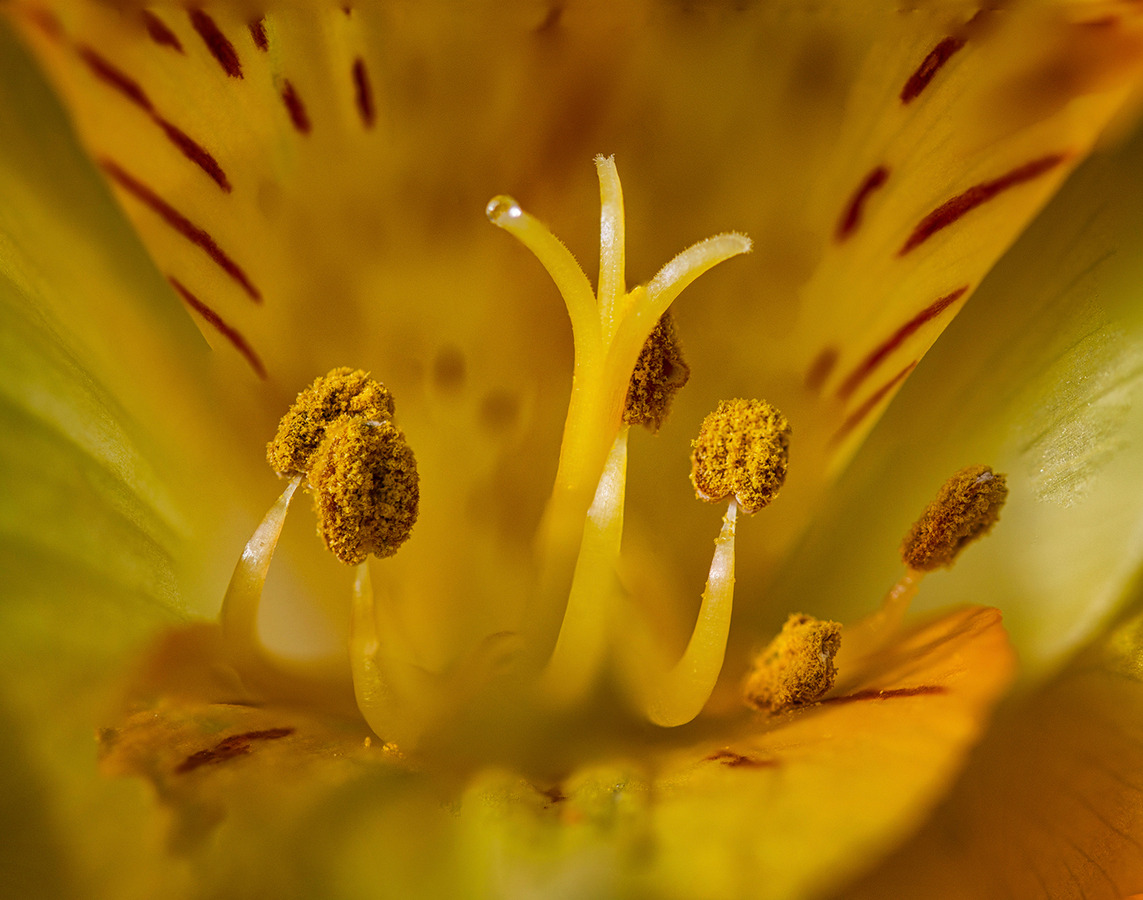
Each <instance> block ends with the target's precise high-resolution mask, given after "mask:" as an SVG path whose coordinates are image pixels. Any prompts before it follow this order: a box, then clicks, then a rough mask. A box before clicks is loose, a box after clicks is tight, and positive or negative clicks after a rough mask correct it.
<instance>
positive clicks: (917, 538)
mask: <svg viewBox="0 0 1143 900" xmlns="http://www.w3.org/2000/svg"><path fill="white" fill-rule="evenodd" d="M1007 497H1008V484H1007V482H1006V481H1005V478H1004V476H1003V475H1000V474H997V473H996V472H993V471H992V469H990V468H989V467H988V466H968V467H967V468H964V469H961V470H960V471H959V472H957V473H956V474H955V475H953V476H952V477H951V478H950V479H949V480H948V481H946V482H945V483H944V485H942V487H941V489H940V492H939V493H938V494H937V498H936V499H935V500H934V501H933V502H932V503H930V504H929V505H928V506H927V507H926V508H925V511H924V512H923V513H921V517H920V518H919V519H918V520H917V521H916V522H914V523H913V527H912V528H910V529H909V533H908V534H906V535H905V539H904V541H902V543H901V558H902V559H903V560H904V562H905V565H907V566H908V567H909V568H911V569H916V570H918V571H922V572H930V571H932V570H934V569H939V568H940V567H941V566H951V565H952V564H953V563H954V562H955V561H956V558H957V555H958V554H959V553H960V552H961V550H963V549H964V548H965V547H967V546H968V545H969V544H971V543H972V542H973V541H975V540H976V539H977V538H979V537H982V536H984V535H985V534H987V533H988V532H989V531H990V530H991V528H992V526H993V525H995V524H996V522H997V520H998V519H999V518H1000V509H1001V507H1003V506H1004V501H1005V500H1006V499H1007Z"/></svg>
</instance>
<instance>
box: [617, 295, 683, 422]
mask: <svg viewBox="0 0 1143 900" xmlns="http://www.w3.org/2000/svg"><path fill="white" fill-rule="evenodd" d="M690 377H691V370H690V366H688V365H687V364H686V362H685V361H684V360H683V352H682V348H681V347H680V346H679V338H678V334H677V333H676V331H675V322H674V319H673V318H672V317H671V312H670V310H668V311H667V312H665V313H663V315H662V317H661V318H660V319H659V321H658V323H657V324H656V325H655V328H654V330H653V331H652V332H651V334H650V335H649V336H648V338H647V342H646V343H645V344H644V345H643V350H642V351H641V352H640V353H639V359H638V361H637V362H636V363H635V370H634V371H633V372H632V373H631V384H630V385H629V386H628V388H627V402H626V405H625V407H624V410H623V421H624V422H626V423H627V424H628V425H644V426H646V427H647V428H649V429H650V430H651V431H658V430H659V426H660V425H662V424H663V420H664V419H665V418H666V417H667V414H668V413H669V412H670V411H671V401H672V400H674V399H675V394H677V393H678V392H679V391H681V390H682V389H683V387H684V386H685V385H686V383H687V380H688V379H689V378H690Z"/></svg>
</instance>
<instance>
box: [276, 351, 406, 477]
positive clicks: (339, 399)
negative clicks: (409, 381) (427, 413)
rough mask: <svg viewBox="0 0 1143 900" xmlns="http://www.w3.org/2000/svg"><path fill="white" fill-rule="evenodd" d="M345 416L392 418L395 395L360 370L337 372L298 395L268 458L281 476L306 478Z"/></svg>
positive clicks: (340, 370) (335, 370) (324, 377)
mask: <svg viewBox="0 0 1143 900" xmlns="http://www.w3.org/2000/svg"><path fill="white" fill-rule="evenodd" d="M343 416H354V417H361V418H365V419H376V420H385V419H391V418H393V396H392V394H390V393H389V391H388V389H387V388H386V387H385V385H383V384H381V382H379V381H375V380H373V379H372V378H370V377H369V375H368V374H367V373H365V372H363V371H362V370H361V369H356V370H355V369H350V368H348V367H346V368H340V369H334V370H333V371H332V372H330V373H329V374H327V375H323V376H322V377H320V378H318V379H316V380H315V381H314V383H313V384H311V385H310V386H309V387H308V388H306V389H305V390H304V391H302V392H301V393H300V394H298V397H297V399H296V400H295V401H294V404H293V406H291V407H290V409H289V411H287V413H286V414H285V415H284V416H283V417H282V421H281V422H280V423H279V425H278V433H277V435H276V436H275V437H274V440H272V441H271V442H270V443H269V444H268V445H267V447H266V458H267V460H268V461H269V463H270V466H271V467H272V468H273V469H274V471H275V472H277V473H278V474H279V475H285V476H293V475H304V474H305V473H306V472H308V471H309V468H310V465H311V463H312V458H313V455H314V454H315V453H316V452H317V449H318V447H319V446H321V442H322V440H323V439H324V438H325V432H326V428H328V427H329V425H330V423H332V422H335V421H337V420H338V419H340V418H342V417H343Z"/></svg>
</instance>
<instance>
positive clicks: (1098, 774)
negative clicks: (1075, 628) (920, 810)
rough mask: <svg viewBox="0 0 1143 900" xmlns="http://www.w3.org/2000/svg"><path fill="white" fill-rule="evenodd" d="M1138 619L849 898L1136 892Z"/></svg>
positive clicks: (1140, 808) (997, 746) (1003, 732)
mask: <svg viewBox="0 0 1143 900" xmlns="http://www.w3.org/2000/svg"><path fill="white" fill-rule="evenodd" d="M1141 639H1143V620H1141V619H1140V617H1139V616H1138V615H1137V614H1136V615H1133V616H1132V617H1130V618H1129V619H1127V620H1126V621H1125V622H1123V623H1122V624H1120V625H1119V626H1118V627H1116V628H1115V629H1113V630H1112V631H1111V632H1110V633H1109V634H1108V635H1107V636H1105V637H1104V638H1101V639H1100V640H1099V641H1097V642H1096V643H1095V644H1094V645H1093V646H1091V647H1089V648H1088V649H1087V650H1085V651H1084V652H1082V653H1081V654H1079V656H1077V658H1076V659H1075V660H1074V661H1073V662H1071V663H1070V664H1069V665H1068V666H1067V667H1066V668H1065V669H1064V670H1063V671H1062V672H1060V674H1059V675H1058V677H1056V678H1055V679H1053V681H1052V682H1051V683H1050V684H1049V685H1047V687H1046V688H1045V689H1044V690H1043V691H1042V692H1040V693H1039V694H1038V695H1037V696H1035V697H1034V698H1031V699H1030V700H1025V701H1024V702H1022V703H1020V704H1019V705H1018V706H1017V705H1016V704H1011V705H1012V706H1014V707H1015V708H1012V709H1010V710H1008V713H1009V714H1008V715H1007V716H1005V717H1004V718H1003V719H1002V720H1001V722H1000V723H999V726H998V727H997V728H996V730H995V732H994V733H992V734H990V735H989V737H988V739H987V740H986V741H985V742H984V743H983V744H982V745H981V746H980V747H979V748H978V750H977V751H976V753H975V755H974V758H973V761H972V763H971V764H970V765H969V767H968V769H967V770H966V771H965V773H964V777H963V778H962V780H961V782H960V783H959V784H958V785H957V786H956V787H955V789H954V790H953V792H952V793H951V795H950V796H949V798H948V799H947V800H946V801H945V802H943V803H942V804H941V806H940V808H939V809H938V811H937V813H936V815H935V816H934V818H933V820H932V822H930V823H929V824H928V825H926V826H925V828H924V829H922V830H921V832H920V833H919V834H918V835H917V836H916V837H914V838H913V839H912V840H910V841H908V842H906V843H905V844H904V845H903V846H902V847H901V848H900V849H899V850H898V851H897V852H896V853H895V854H894V855H893V856H892V857H890V858H889V859H888V860H887V861H886V863H885V865H884V866H883V868H881V869H879V870H878V871H877V872H876V873H875V874H873V875H871V876H870V877H869V878H868V879H866V880H865V881H864V882H862V883H861V884H860V885H859V886H857V887H856V888H853V889H851V890H847V891H846V893H845V897H847V898H865V897H868V898H874V897H887V896H917V897H920V896H923V897H931V898H934V900H945V898H948V900H952V898H958V900H959V898H963V900H968V898H982V897H999V896H1015V897H1069V896H1076V897H1086V898H1092V900H1102V898H1107V900H1119V898H1122V897H1125V896H1126V895H1127V894H1129V893H1131V892H1132V891H1134V890H1136V889H1137V888H1138V887H1139V885H1140V884H1141V883H1143V881H1141V879H1143V847H1141V846H1140V834H1143V796H1141V795H1143V781H1141V779H1140V772H1143V732H1141V730H1140V725H1139V723H1140V721H1141V716H1143V669H1141V668H1140V659H1141V658H1143V656H1141V654H1143V640H1141Z"/></svg>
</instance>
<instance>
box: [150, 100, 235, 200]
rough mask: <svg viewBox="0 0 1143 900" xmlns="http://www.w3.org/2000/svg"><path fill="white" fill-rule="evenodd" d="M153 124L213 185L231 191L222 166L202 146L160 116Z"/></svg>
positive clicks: (227, 191)
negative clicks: (155, 124)
mask: <svg viewBox="0 0 1143 900" xmlns="http://www.w3.org/2000/svg"><path fill="white" fill-rule="evenodd" d="M155 122H156V123H158V125H159V127H160V128H162V129H163V134H165V135H166V136H167V139H168V140H169V141H170V142H171V143H172V144H174V145H175V146H176V147H177V148H178V149H179V152H180V153H182V155H183V156H185V157H186V158H187V159H189V160H190V161H191V162H193V163H194V164H195V165H196V166H198V167H199V168H200V169H202V170H203V171H204V172H206V174H207V175H209V176H210V177H211V178H212V179H213V180H214V183H215V184H217V185H218V186H219V187H220V188H222V189H223V190H224V191H226V193H228V194H229V193H230V192H231V190H233V188H232V187H231V184H230V179H229V178H227V177H226V173H225V172H224V171H223V170H222V166H220V165H219V164H218V160H216V159H215V158H214V157H213V156H212V155H211V154H210V152H209V151H208V150H207V149H206V148H205V147H203V146H202V144H200V143H198V141H196V140H194V138H192V137H191V136H190V135H188V134H187V133H186V132H185V131H183V130H182V129H180V128H178V127H177V126H175V125H172V124H171V123H170V122H168V121H167V120H166V119H164V118H163V117H162V116H159V115H156V116H155Z"/></svg>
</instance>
